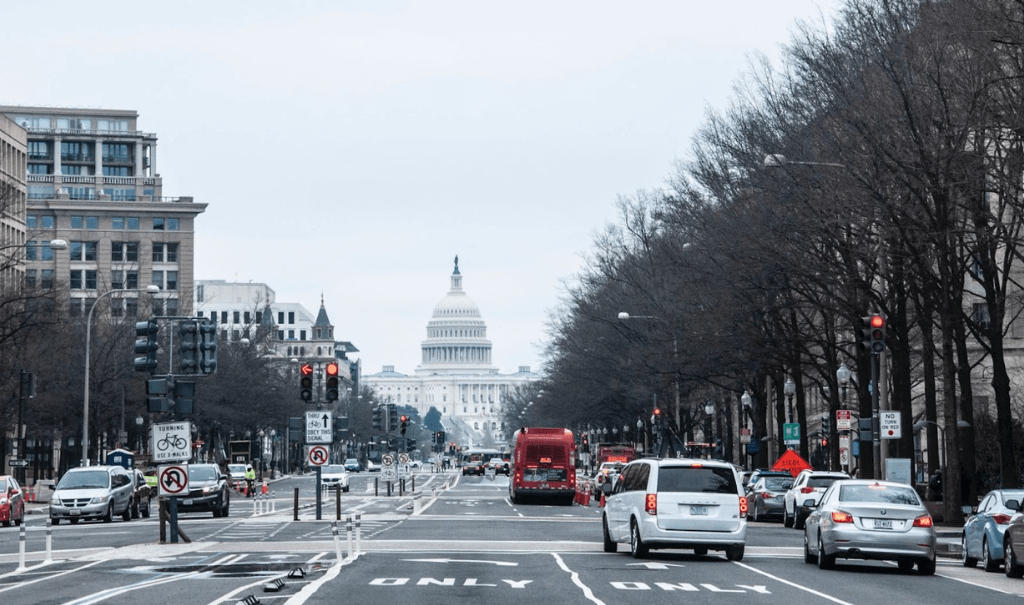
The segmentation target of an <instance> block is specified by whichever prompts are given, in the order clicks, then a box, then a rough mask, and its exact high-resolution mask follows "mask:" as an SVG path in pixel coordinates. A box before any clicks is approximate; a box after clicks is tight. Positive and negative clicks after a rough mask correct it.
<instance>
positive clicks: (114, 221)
mask: <svg viewBox="0 0 1024 605" xmlns="http://www.w3.org/2000/svg"><path fill="white" fill-rule="evenodd" d="M110 228H111V229H124V217H123V216H114V217H111V218H110Z"/></svg>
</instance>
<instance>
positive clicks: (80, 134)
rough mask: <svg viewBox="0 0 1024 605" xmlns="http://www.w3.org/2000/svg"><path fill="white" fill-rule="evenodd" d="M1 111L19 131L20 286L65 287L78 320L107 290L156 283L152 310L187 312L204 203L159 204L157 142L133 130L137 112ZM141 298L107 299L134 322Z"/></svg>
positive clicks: (11, 108) (15, 108)
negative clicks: (22, 170) (22, 199)
mask: <svg viewBox="0 0 1024 605" xmlns="http://www.w3.org/2000/svg"><path fill="white" fill-rule="evenodd" d="M0 114H2V115H4V116H6V117H7V119H10V120H12V121H13V122H14V123H15V124H17V125H18V126H19V127H20V128H21V129H23V130H24V131H25V133H26V135H25V136H26V140H25V145H26V156H27V157H26V172H27V174H26V176H25V181H26V189H27V192H26V193H27V196H26V197H27V199H26V210H25V230H26V240H27V241H26V244H27V245H26V247H25V255H26V262H25V267H24V279H25V283H26V285H28V286H30V287H31V286H33V285H35V284H40V285H49V284H51V283H56V284H58V285H61V284H66V286H67V288H68V291H69V294H70V296H69V311H70V313H71V315H72V316H82V315H84V314H86V313H87V312H88V310H89V308H90V307H91V304H92V303H93V301H95V300H97V299H98V297H99V296H102V295H103V294H104V293H105V292H107V291H110V290H122V289H145V288H146V287H147V286H149V285H151V284H153V285H156V286H159V287H160V293H159V294H156V295H155V296H153V297H152V299H151V300H152V304H153V310H154V313H156V314H158V315H190V314H191V303H192V287H193V276H194V251H195V239H194V233H195V230H194V222H195V218H196V217H197V216H198V215H199V214H201V213H202V212H204V211H205V209H206V204H198V203H195V202H194V201H193V199H192V198H191V197H176V198H171V197H164V195H163V183H162V179H161V178H160V174H159V173H158V172H157V165H156V141H157V139H156V135H154V134H151V133H145V132H142V131H140V130H138V113H136V112H134V111H124V110H105V109H71V108H53V107H24V106H0ZM51 240H64V241H66V242H67V244H68V249H67V251H66V252H65V251H55V250H53V249H51V248H50V246H49V245H48V242H50V241H51ZM140 295H141V294H139V293H127V294H125V295H124V296H119V297H116V298H112V299H111V300H110V312H111V314H112V315H113V316H115V317H120V316H128V317H131V316H133V315H136V313H137V309H138V297H139V296H140Z"/></svg>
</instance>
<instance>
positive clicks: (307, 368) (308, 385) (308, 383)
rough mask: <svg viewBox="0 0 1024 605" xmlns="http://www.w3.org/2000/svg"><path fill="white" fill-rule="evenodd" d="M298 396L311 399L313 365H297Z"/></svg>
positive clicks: (306, 399)
mask: <svg viewBox="0 0 1024 605" xmlns="http://www.w3.org/2000/svg"><path fill="white" fill-rule="evenodd" d="M299 397H301V398H302V400H303V401H313V366H312V365H311V364H308V363H304V364H302V365H301V366H299Z"/></svg>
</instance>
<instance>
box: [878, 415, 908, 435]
mask: <svg viewBox="0 0 1024 605" xmlns="http://www.w3.org/2000/svg"><path fill="white" fill-rule="evenodd" d="M878 432H879V434H880V436H881V437H882V439H899V438H900V437H901V436H902V435H903V432H902V430H901V429H900V413H899V412H879V413H878Z"/></svg>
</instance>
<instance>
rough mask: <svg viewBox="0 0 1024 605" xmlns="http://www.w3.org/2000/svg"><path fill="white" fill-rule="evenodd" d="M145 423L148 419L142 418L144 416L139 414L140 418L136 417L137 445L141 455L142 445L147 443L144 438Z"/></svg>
mask: <svg viewBox="0 0 1024 605" xmlns="http://www.w3.org/2000/svg"><path fill="white" fill-rule="evenodd" d="M145 422H146V419H145V418H143V417H142V414H139V415H138V416H136V417H135V439H136V441H135V443H136V446H137V449H138V451H139V454H142V453H143V452H142V444H143V443H144V442H145V439H143V438H142V425H143V424H144V423H145Z"/></svg>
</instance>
